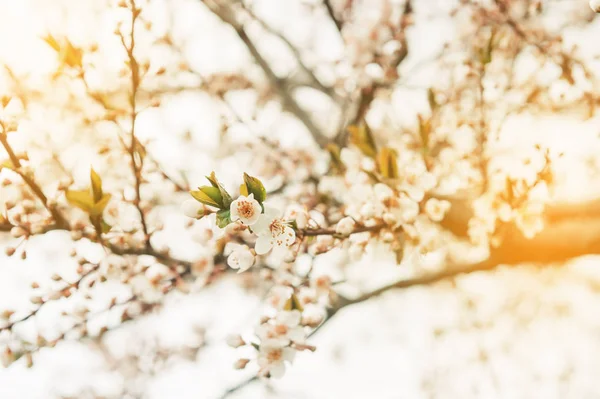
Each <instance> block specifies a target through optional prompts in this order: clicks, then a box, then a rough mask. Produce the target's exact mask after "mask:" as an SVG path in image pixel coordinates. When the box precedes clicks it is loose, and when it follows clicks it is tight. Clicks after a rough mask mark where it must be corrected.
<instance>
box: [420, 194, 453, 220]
mask: <svg viewBox="0 0 600 399" xmlns="http://www.w3.org/2000/svg"><path fill="white" fill-rule="evenodd" d="M448 209H450V202H448V201H446V200H438V199H437V198H430V199H428V200H427V202H426V203H425V213H426V214H427V216H428V217H429V219H431V220H432V221H434V222H441V221H442V219H444V216H446V212H448Z"/></svg>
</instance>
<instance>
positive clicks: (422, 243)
mask: <svg viewBox="0 0 600 399" xmlns="http://www.w3.org/2000/svg"><path fill="white" fill-rule="evenodd" d="M354 136H357V137H358V138H357V137H353V139H354V141H353V144H354V145H353V146H352V147H347V148H343V149H341V150H339V152H338V153H337V154H335V153H333V154H331V160H332V161H331V163H332V173H328V174H327V175H326V176H322V177H320V178H319V182H318V185H317V187H316V190H317V195H318V196H319V198H320V201H321V202H319V203H315V204H313V205H312V206H311V207H310V210H309V209H307V208H306V207H304V206H301V205H298V204H293V203H292V204H291V205H289V206H288V207H287V208H286V210H285V213H284V212H282V211H281V210H279V209H276V208H273V207H271V206H269V205H268V204H266V203H265V199H266V192H265V190H264V187H262V183H260V180H258V179H256V178H254V177H251V176H248V175H245V176H244V182H245V183H244V184H242V186H241V188H240V194H239V196H237V197H236V198H235V199H234V198H232V197H231V196H230V195H229V194H228V193H227V191H226V190H225V189H224V188H223V187H222V186H221V185H220V183H218V181H217V180H216V178H215V176H214V174H212V175H211V176H210V177H209V178H208V179H209V181H210V182H211V186H204V187H200V188H199V190H198V191H195V192H192V196H193V197H194V198H195V201H193V202H186V203H185V204H184V206H183V211H184V213H185V214H186V215H188V216H190V217H192V218H195V219H201V218H204V216H207V215H210V217H211V219H210V222H211V223H212V224H214V225H215V226H216V228H217V229H218V230H221V231H223V232H224V233H221V234H218V235H217V236H218V237H225V238H226V240H225V241H226V242H225V243H224V244H225V245H224V246H223V251H222V255H224V256H226V257H227V261H226V263H227V265H229V267H230V268H231V269H234V270H237V272H238V273H242V272H244V271H247V270H249V269H250V268H251V267H252V266H254V265H259V266H261V267H260V270H259V271H258V273H257V275H258V276H259V277H260V278H261V280H262V281H263V282H265V283H267V286H268V287H270V288H269V293H268V295H267V298H266V300H265V304H266V306H267V308H268V310H267V312H266V315H265V316H263V317H262V319H261V321H260V323H259V325H258V326H257V327H256V328H255V329H254V334H253V335H252V336H251V337H246V339H244V338H242V337H241V336H239V335H235V336H231V337H230V338H229V339H228V343H229V345H230V346H232V347H234V348H238V347H246V348H248V347H253V348H254V352H253V353H254V354H255V358H254V360H252V359H250V358H249V357H246V356H247V355H246V354H247V353H248V351H246V350H245V352H244V354H245V356H244V357H242V358H240V359H238V360H237V361H236V362H235V364H234V367H235V368H237V369H242V368H246V367H247V365H248V364H251V363H252V364H256V366H257V368H258V370H257V374H258V375H259V376H263V377H273V378H279V377H281V376H282V375H283V374H284V372H285V370H286V367H287V365H288V364H290V363H292V361H293V360H294V357H295V354H296V352H297V351H299V350H311V351H312V350H315V348H314V347H313V346H311V345H309V344H307V343H306V340H307V338H308V336H309V334H310V332H311V331H312V329H314V328H316V327H318V326H319V325H320V323H322V322H323V320H324V318H325V316H326V314H327V313H326V308H327V307H328V306H331V305H332V304H334V303H335V298H336V296H337V294H336V292H335V291H334V290H333V286H334V282H333V281H334V280H333V278H332V276H335V278H336V279H337V278H338V277H337V276H347V275H345V274H344V272H343V270H342V269H344V268H345V267H346V266H347V264H348V263H349V262H352V261H356V260H359V259H361V257H363V256H364V255H365V254H366V253H378V252H379V250H380V249H382V250H383V251H385V252H388V253H390V252H391V253H392V254H394V255H395V258H396V262H397V263H398V264H401V263H402V264H405V265H410V267H411V268H413V269H414V268H422V267H437V266H435V264H437V263H436V262H438V263H440V264H443V263H444V259H448V258H449V257H452V256H453V255H452V253H451V248H450V247H449V246H448V245H446V244H448V243H445V242H444V240H443V239H442V238H441V237H442V235H441V234H440V232H441V230H440V229H442V227H441V226H440V224H441V223H443V221H444V219H445V217H446V214H447V213H448V212H449V210H450V208H451V202H450V201H448V200H446V199H444V198H443V197H442V196H440V195H439V194H436V191H435V190H436V188H437V187H438V183H439V178H438V177H437V175H435V174H434V173H433V172H431V171H430V170H429V169H428V168H427V166H426V164H425V160H424V158H423V157H419V156H414V154H408V155H403V156H402V157H400V156H398V155H397V153H396V151H395V150H394V149H392V148H389V147H384V148H376V146H375V144H374V141H373V140H372V138H370V137H369V134H368V133H365V132H364V131H363V132H359V133H356V134H355V135H354ZM357 140H358V141H357ZM539 166H540V168H538V169H536V170H534V171H533V172H531V173H529V174H528V175H526V176H525V177H522V178H517V177H511V178H507V177H506V176H504V177H502V178H503V179H505V180H502V182H501V183H502V184H500V183H498V180H497V179H496V180H494V181H493V182H492V184H490V187H489V190H488V192H487V193H486V194H485V195H483V196H482V197H481V198H480V199H479V200H478V202H477V203H476V204H475V211H476V212H475V213H476V215H475V216H476V217H475V218H473V221H472V223H471V225H470V230H471V231H470V232H471V233H472V232H473V231H477V236H484V237H491V236H492V235H493V233H494V231H495V228H496V224H497V220H500V221H502V222H507V223H508V222H511V223H515V224H516V225H517V226H518V227H519V228H521V229H522V230H523V231H524V233H525V235H527V236H531V235H533V234H535V233H537V232H538V231H539V230H540V229H541V225H540V223H541V213H542V210H543V207H540V206H537V205H536V204H542V203H543V198H541V197H543V195H542V194H543V193H542V191H543V188H544V187H545V184H543V181H541V180H540V178H541V177H543V175H544V173H545V172H544V171H545V169H544V164H539ZM519 170H521V169H519ZM507 182H508V183H507ZM536 193H537V194H539V195H537V196H536ZM540 196H541V197H540ZM537 197H540V198H539V199H540V201H535V198H537ZM200 203H201V204H203V205H200ZM207 207H208V208H207ZM215 209H216V210H215ZM482 215H483V216H482ZM207 219H208V218H207ZM478 221H480V225H477V223H478ZM477 228H479V230H477ZM481 229H483V230H484V231H483V233H484V234H482V232H481ZM224 235H225V236H224ZM487 244H489V242H488V243H487ZM369 248H370V249H372V251H369ZM334 249H338V250H339V251H338V252H340V253H341V254H342V256H341V257H340V259H341V260H340V261H339V264H337V263H336V262H334V264H333V265H328V267H329V270H328V271H325V272H324V271H323V270H322V269H320V268H315V267H313V266H314V265H315V261H316V259H317V257H319V256H321V255H324V256H325V254H327V253H330V252H332V251H333V250H334ZM268 254H275V256H271V257H267V256H266V255H268ZM426 255H427V259H432V261H431V262H422V259H423V258H425V257H426ZM438 255H439V256H438ZM336 268H337V269H336ZM317 269H318V270H317ZM338 271H339V272H341V273H339V274H338ZM327 273H331V274H327ZM339 281H343V278H342V279H340V280H339Z"/></svg>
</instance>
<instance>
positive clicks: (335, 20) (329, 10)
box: [323, 0, 344, 33]
mask: <svg viewBox="0 0 600 399" xmlns="http://www.w3.org/2000/svg"><path fill="white" fill-rule="evenodd" d="M323 5H324V6H325V9H327V14H329V17H330V18H331V20H332V21H333V23H334V24H335V27H336V28H337V30H338V31H339V32H340V33H341V32H342V27H343V26H344V24H343V23H342V21H341V20H340V19H339V18H338V17H336V16H335V10H334V9H333V6H332V5H331V0H323Z"/></svg>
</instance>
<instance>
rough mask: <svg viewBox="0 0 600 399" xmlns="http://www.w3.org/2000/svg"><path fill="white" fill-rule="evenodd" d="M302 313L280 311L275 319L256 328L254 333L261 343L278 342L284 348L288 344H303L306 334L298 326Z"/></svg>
mask: <svg viewBox="0 0 600 399" xmlns="http://www.w3.org/2000/svg"><path fill="white" fill-rule="evenodd" d="M301 320H302V313H300V312H299V311H298V310H292V311H282V312H279V313H277V316H276V317H275V319H273V320H271V321H270V322H267V323H264V324H261V325H259V326H258V327H256V329H255V333H256V335H257V336H258V338H260V340H261V342H262V341H265V340H278V341H280V343H281V344H282V345H283V346H285V345H289V344H290V342H298V343H301V342H304V340H305V338H306V334H305V333H304V329H303V328H302V327H301V326H300V321H301Z"/></svg>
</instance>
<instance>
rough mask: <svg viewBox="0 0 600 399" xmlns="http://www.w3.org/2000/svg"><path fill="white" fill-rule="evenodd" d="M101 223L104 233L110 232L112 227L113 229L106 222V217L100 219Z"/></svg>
mask: <svg viewBox="0 0 600 399" xmlns="http://www.w3.org/2000/svg"><path fill="white" fill-rule="evenodd" d="M100 225H101V227H102V233H104V234H106V233H108V232H109V231H110V229H112V226H111V225H110V224H108V223H106V222H105V221H104V219H102V220H101V221H100Z"/></svg>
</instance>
